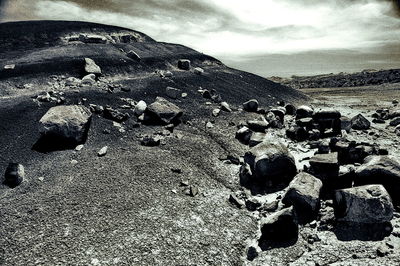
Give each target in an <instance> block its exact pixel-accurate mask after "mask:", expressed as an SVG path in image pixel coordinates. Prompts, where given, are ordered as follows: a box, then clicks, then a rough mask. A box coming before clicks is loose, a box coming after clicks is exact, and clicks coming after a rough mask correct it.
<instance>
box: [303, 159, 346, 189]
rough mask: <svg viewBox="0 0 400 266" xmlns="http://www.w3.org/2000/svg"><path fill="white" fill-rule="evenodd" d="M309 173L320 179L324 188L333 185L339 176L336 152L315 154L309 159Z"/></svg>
mask: <svg viewBox="0 0 400 266" xmlns="http://www.w3.org/2000/svg"><path fill="white" fill-rule="evenodd" d="M310 173H311V174H313V175H314V176H316V177H318V178H319V179H321V181H322V183H323V184H324V185H325V186H326V188H330V187H332V186H334V184H335V182H336V179H337V177H338V176H339V161H338V153H337V152H333V153H327V154H316V155H315V156H314V157H312V158H311V159H310Z"/></svg>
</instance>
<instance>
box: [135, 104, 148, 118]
mask: <svg viewBox="0 0 400 266" xmlns="http://www.w3.org/2000/svg"><path fill="white" fill-rule="evenodd" d="M146 109H147V104H146V102H145V101H143V100H140V101H139V102H138V103H137V104H136V105H135V110H134V113H135V115H136V116H141V115H142V114H143V113H144V112H145V111H146Z"/></svg>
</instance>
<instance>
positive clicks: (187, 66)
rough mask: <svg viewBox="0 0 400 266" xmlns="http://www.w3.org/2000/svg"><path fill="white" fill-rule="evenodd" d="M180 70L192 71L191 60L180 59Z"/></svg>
mask: <svg viewBox="0 0 400 266" xmlns="http://www.w3.org/2000/svg"><path fill="white" fill-rule="evenodd" d="M178 68H179V69H182V70H190V60H188V59H179V60H178Z"/></svg>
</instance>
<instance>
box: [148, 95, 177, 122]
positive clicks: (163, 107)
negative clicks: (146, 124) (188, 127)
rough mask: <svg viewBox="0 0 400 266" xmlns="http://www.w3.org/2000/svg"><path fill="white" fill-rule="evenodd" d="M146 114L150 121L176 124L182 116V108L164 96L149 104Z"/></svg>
mask: <svg viewBox="0 0 400 266" xmlns="http://www.w3.org/2000/svg"><path fill="white" fill-rule="evenodd" d="M145 114H147V115H148V116H149V119H148V120H149V121H150V122H151V123H153V124H163V125H168V124H171V123H172V124H175V123H178V122H179V118H180V117H181V116H182V114H183V112H182V110H181V109H180V108H179V107H178V106H176V105H175V104H173V103H171V102H169V101H167V100H166V99H164V98H162V97H157V98H156V100H155V102H154V103H152V104H150V105H149V106H147V109H146V111H145Z"/></svg>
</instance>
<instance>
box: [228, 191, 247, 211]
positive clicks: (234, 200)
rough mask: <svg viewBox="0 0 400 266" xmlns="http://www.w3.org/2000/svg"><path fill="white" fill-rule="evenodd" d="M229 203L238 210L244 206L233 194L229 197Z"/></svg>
mask: <svg viewBox="0 0 400 266" xmlns="http://www.w3.org/2000/svg"><path fill="white" fill-rule="evenodd" d="M229 202H230V203H232V204H233V205H235V206H236V207H237V208H239V209H242V208H243V206H245V203H244V201H243V200H241V199H239V198H238V197H237V196H236V195H235V194H230V195H229Z"/></svg>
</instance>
